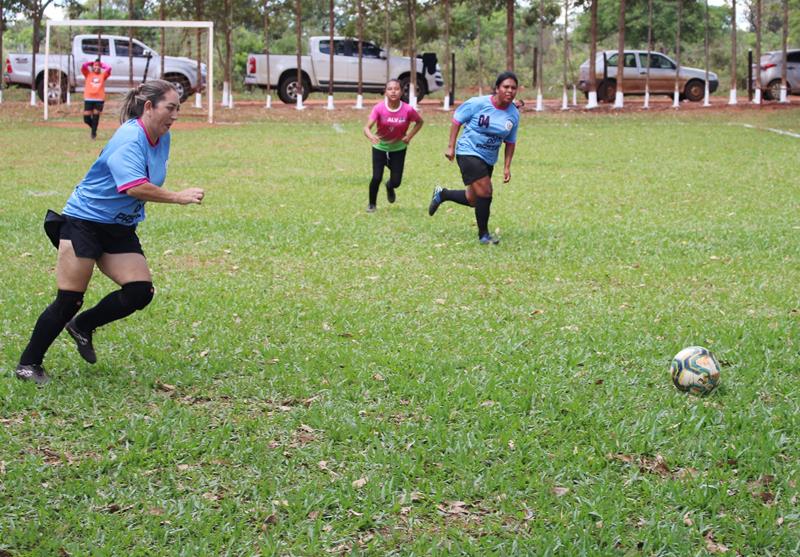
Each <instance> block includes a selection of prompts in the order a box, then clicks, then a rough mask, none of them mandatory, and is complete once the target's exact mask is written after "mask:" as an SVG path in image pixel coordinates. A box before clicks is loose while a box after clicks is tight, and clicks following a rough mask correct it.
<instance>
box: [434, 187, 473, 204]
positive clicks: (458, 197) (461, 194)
mask: <svg viewBox="0 0 800 557" xmlns="http://www.w3.org/2000/svg"><path fill="white" fill-rule="evenodd" d="M440 195H441V196H442V201H453V202H455V203H458V204H459V205H467V206H469V201H467V190H442V193H441V194H440Z"/></svg>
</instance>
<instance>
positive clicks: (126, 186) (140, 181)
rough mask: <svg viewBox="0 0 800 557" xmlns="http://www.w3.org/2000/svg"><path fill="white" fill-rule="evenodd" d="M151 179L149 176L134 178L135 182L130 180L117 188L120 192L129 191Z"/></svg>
mask: <svg viewBox="0 0 800 557" xmlns="http://www.w3.org/2000/svg"><path fill="white" fill-rule="evenodd" d="M149 181H150V180H148V179H147V178H139V179H137V180H134V181H133V182H128V183H127V184H123V185H121V186H119V187H118V188H117V191H118V192H119V193H122V192H124V191H128V190H129V189H131V188H135V187H136V186H141V185H142V184H146V183H147V182H149Z"/></svg>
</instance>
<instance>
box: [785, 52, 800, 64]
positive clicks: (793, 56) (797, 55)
mask: <svg viewBox="0 0 800 557" xmlns="http://www.w3.org/2000/svg"><path fill="white" fill-rule="evenodd" d="M786 59H787V60H788V61H789V62H794V63H797V62H800V52H790V53H789V54H787V55H786Z"/></svg>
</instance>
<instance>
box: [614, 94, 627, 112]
mask: <svg viewBox="0 0 800 557" xmlns="http://www.w3.org/2000/svg"><path fill="white" fill-rule="evenodd" d="M624 106H625V96H624V95H623V94H622V91H617V94H616V96H615V97H614V108H622V107H624Z"/></svg>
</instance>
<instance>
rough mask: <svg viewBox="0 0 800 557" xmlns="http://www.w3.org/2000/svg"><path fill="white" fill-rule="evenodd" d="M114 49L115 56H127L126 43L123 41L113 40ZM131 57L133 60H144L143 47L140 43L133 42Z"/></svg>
mask: <svg viewBox="0 0 800 557" xmlns="http://www.w3.org/2000/svg"><path fill="white" fill-rule="evenodd" d="M114 49H115V50H116V51H117V56H128V41H127V40H125V39H115V40H114ZM133 56H134V58H144V47H143V46H142V45H141V43H137V42H135V41H134V43H133Z"/></svg>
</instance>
